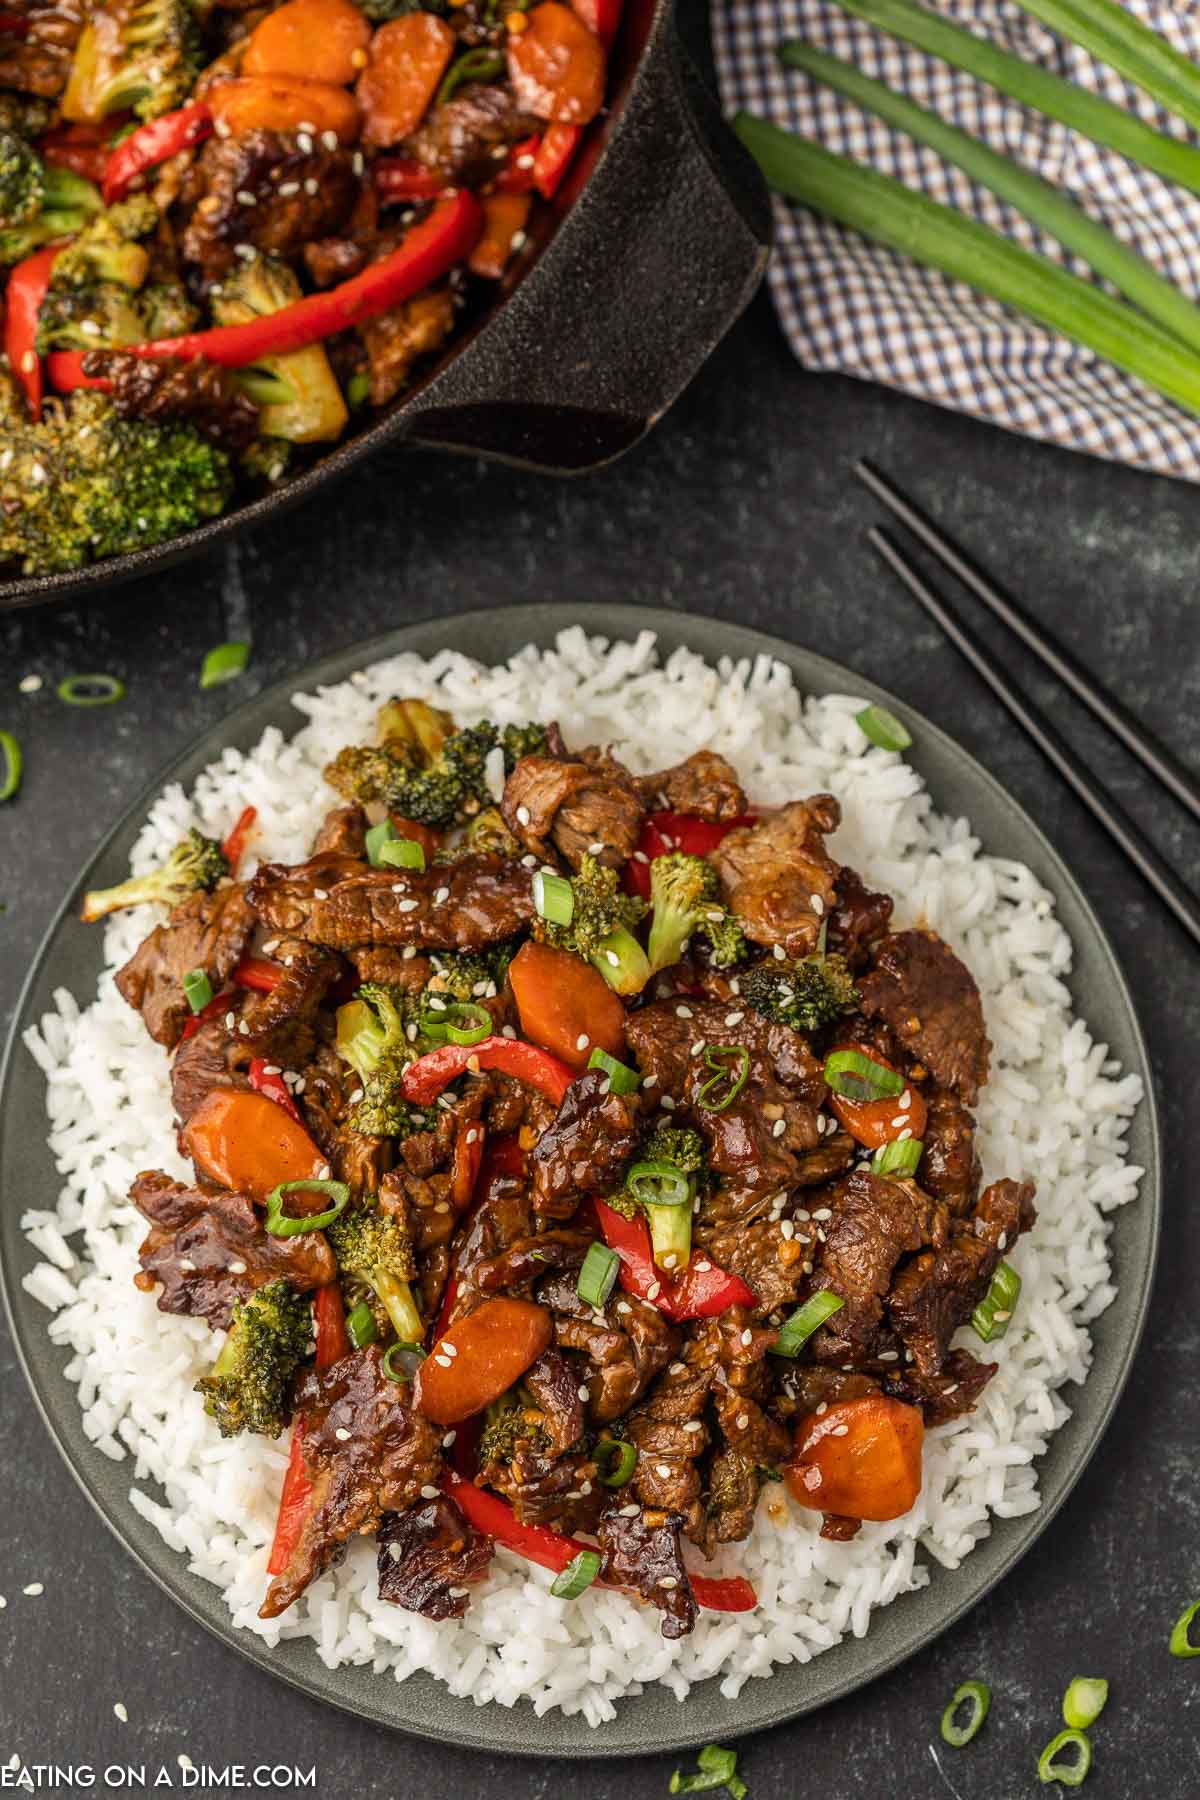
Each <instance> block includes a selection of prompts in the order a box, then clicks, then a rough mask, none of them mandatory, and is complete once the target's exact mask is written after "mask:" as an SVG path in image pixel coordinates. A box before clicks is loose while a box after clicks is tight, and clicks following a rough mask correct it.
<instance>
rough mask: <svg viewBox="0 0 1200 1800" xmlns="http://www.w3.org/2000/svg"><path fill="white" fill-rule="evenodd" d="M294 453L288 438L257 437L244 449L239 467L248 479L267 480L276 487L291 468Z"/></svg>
mask: <svg viewBox="0 0 1200 1800" xmlns="http://www.w3.org/2000/svg"><path fill="white" fill-rule="evenodd" d="M292 455H293V452H292V446H291V444H289V443H288V441H287V439H286V438H273V437H260V438H255V440H254V442H253V443H252V444H248V445H247V447H246V448H245V449H244V450H243V451H242V454H241V456H240V457H239V458H238V467H239V468H240V469H241V471H242V474H243V475H244V476H245V477H246V480H247V481H252V482H265V483H267V485H268V486H271V487H274V486H275V484H276V483H277V482H280V481H282V480H283V478H284V476H285V475H286V474H287V473H288V471H289V469H290V468H291V464H292Z"/></svg>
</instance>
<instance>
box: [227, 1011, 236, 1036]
mask: <svg viewBox="0 0 1200 1800" xmlns="http://www.w3.org/2000/svg"><path fill="white" fill-rule="evenodd" d="M236 1024H237V1014H236V1013H235V1012H227V1013H226V1014H225V1028H226V1030H227V1031H232V1030H233V1028H234V1026H235V1025H236Z"/></svg>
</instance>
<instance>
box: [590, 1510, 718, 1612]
mask: <svg viewBox="0 0 1200 1800" xmlns="http://www.w3.org/2000/svg"><path fill="white" fill-rule="evenodd" d="M679 1534H680V1521H679V1519H678V1518H677V1517H676V1516H675V1515H674V1514H673V1513H664V1512H656V1511H647V1512H643V1511H642V1509H641V1508H640V1507H634V1506H632V1505H630V1506H613V1507H610V1508H609V1510H608V1511H607V1512H606V1513H605V1515H604V1517H603V1518H602V1519H601V1521H600V1550H601V1555H602V1559H603V1560H602V1561H601V1564H600V1579H601V1580H602V1581H611V1582H613V1583H614V1584H615V1585H616V1586H618V1587H625V1588H632V1589H633V1591H634V1593H635V1594H640V1595H641V1596H642V1599H643V1600H649V1601H650V1602H651V1603H652V1604H653V1605H654V1606H657V1607H658V1608H659V1610H660V1611H661V1613H662V1615H663V1620H662V1634H663V1636H664V1637H665V1638H681V1637H686V1636H687V1635H688V1633H689V1632H690V1631H694V1630H695V1627H696V1601H695V1597H694V1596H693V1594H692V1586H691V1583H690V1581H689V1580H688V1577H687V1570H686V1569H685V1568H684V1566H683V1551H682V1549H681V1547H680V1542H679Z"/></svg>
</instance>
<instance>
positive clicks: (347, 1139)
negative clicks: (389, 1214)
mask: <svg viewBox="0 0 1200 1800" xmlns="http://www.w3.org/2000/svg"><path fill="white" fill-rule="evenodd" d="M298 1073H299V1080H298V1081H297V1082H296V1083H295V1085H294V1086H293V1088H292V1093H293V1095H294V1097H295V1100H296V1103H297V1105H298V1106H299V1108H300V1112H301V1115H302V1118H303V1122H304V1125H305V1126H306V1128H307V1130H308V1132H309V1134H310V1135H311V1137H312V1138H313V1139H314V1140H315V1142H316V1144H317V1147H318V1148H319V1149H320V1151H321V1153H322V1154H323V1156H324V1157H325V1160H326V1162H327V1163H328V1164H329V1172H330V1174H331V1176H332V1177H333V1179H334V1180H335V1181H344V1182H345V1183H346V1186H347V1187H348V1188H349V1189H350V1191H351V1193H352V1194H355V1195H362V1194H377V1193H378V1192H379V1188H380V1183H381V1182H382V1180H383V1177H384V1175H385V1174H386V1172H387V1170H388V1169H390V1168H391V1166H392V1157H393V1145H392V1140H391V1138H383V1137H370V1136H368V1135H367V1134H366V1133H365V1132H361V1131H355V1130H354V1129H353V1128H352V1126H351V1125H350V1122H349V1119H350V1114H351V1112H352V1111H353V1107H352V1103H351V1100H350V1095H351V1094H352V1093H354V1092H356V1091H357V1087H358V1076H357V1075H356V1074H355V1073H354V1070H353V1069H352V1068H351V1067H350V1065H349V1064H348V1063H344V1062H343V1061H342V1059H341V1057H340V1056H339V1055H338V1054H337V1052H336V1050H335V1049H334V1047H333V1045H332V1044H331V1043H320V1044H318V1045H317V1046H316V1047H315V1049H314V1050H313V1053H312V1056H311V1057H310V1059H309V1060H308V1061H307V1062H306V1063H303V1064H302V1065H301V1067H300V1069H299V1072H298Z"/></svg>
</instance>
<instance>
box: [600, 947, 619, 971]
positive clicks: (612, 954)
mask: <svg viewBox="0 0 1200 1800" xmlns="http://www.w3.org/2000/svg"><path fill="white" fill-rule="evenodd" d="M604 955H605V958H606V959H607V961H608V962H609V963H610V964H611V965H612V967H613V968H614V969H619V968H620V966H621V959H620V957H619V956H618V955H617V953H616V951H615V950H606V951H605V952H604Z"/></svg>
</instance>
